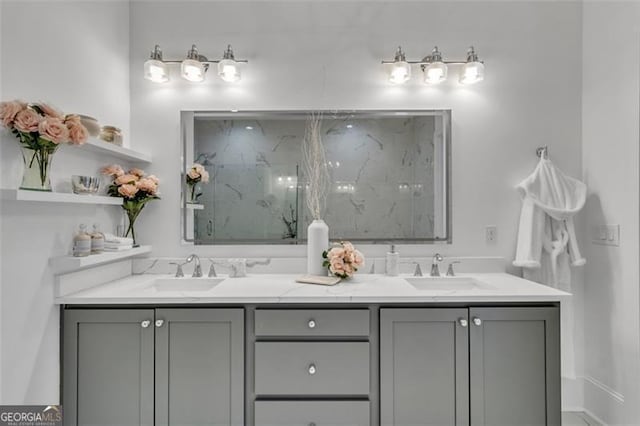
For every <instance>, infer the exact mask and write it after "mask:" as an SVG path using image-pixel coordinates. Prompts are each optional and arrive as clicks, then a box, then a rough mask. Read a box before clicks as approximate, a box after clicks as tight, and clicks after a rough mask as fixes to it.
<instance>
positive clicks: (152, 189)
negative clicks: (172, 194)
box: [136, 178, 158, 195]
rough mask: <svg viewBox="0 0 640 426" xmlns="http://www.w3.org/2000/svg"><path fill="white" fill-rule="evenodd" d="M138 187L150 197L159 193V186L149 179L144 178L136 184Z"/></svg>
mask: <svg viewBox="0 0 640 426" xmlns="http://www.w3.org/2000/svg"><path fill="white" fill-rule="evenodd" d="M136 186H137V187H138V189H139V190H140V191H144V192H146V193H148V194H150V195H155V194H156V192H157V191H158V185H156V183H155V182H154V181H152V180H151V179H149V178H142V179H140V180H139V181H137V182H136Z"/></svg>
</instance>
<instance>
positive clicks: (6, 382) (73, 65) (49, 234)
mask: <svg viewBox="0 0 640 426" xmlns="http://www.w3.org/2000/svg"><path fill="white" fill-rule="evenodd" d="M0 10H1V14H0V15H1V25H0V31H1V32H0V38H1V50H0V52H1V57H2V63H1V67H0V75H1V79H0V88H1V89H2V92H1V93H0V98H1V99H2V100H9V99H14V98H20V99H24V100H27V101H38V100H41V101H48V102H51V103H53V104H55V105H57V106H58V107H59V108H61V109H63V110H64V111H65V112H78V113H85V114H88V115H92V116H95V117H97V118H98V119H99V120H100V121H101V122H103V123H105V124H107V123H110V124H117V125H118V126H119V127H121V128H122V129H123V130H124V131H125V133H126V134H128V132H129V72H128V69H129V64H128V62H129V4H128V2H126V1H104V2H101V1H92V2H46V1H43V2H35V1H3V2H2V3H1V5H0ZM27 24H28V25H27ZM1 138H2V140H1V141H0V179H1V183H0V186H1V187H7V188H15V187H17V185H18V184H19V182H20V181H19V177H20V176H21V173H22V160H21V159H20V154H19V150H18V144H17V141H16V140H14V138H13V137H12V136H11V135H9V134H7V133H6V132H2V136H1ZM109 161H112V159H109V158H96V157H95V156H93V155H92V154H89V153H82V152H78V151H75V152H74V148H71V147H63V148H61V151H60V152H59V153H57V154H56V157H55V159H54V163H53V170H52V174H53V177H54V178H53V182H54V186H58V187H59V186H60V185H62V184H63V182H62V181H63V180H65V179H66V180H68V179H69V178H70V176H71V175H72V174H94V173H96V171H97V169H98V167H99V166H101V165H102V164H104V162H109ZM0 213H1V218H0V233H1V236H2V238H1V239H2V246H1V247H2V257H1V267H0V269H1V271H0V277H1V282H0V289H1V292H2V300H1V305H0V332H1V334H2V339H1V341H2V348H1V352H0V359H1V368H0V374H1V376H2V380H1V381H0V382H1V386H0V387H1V388H2V389H1V392H2V394H1V395H2V396H1V399H0V403H1V404H23V403H34V404H46V403H57V402H58V400H59V399H58V393H59V392H58V386H59V365H58V362H59V343H58V342H59V340H58V339H59V335H58V329H59V315H58V307H57V306H54V305H53V277H52V275H51V271H50V270H49V268H48V267H47V262H48V258H49V257H51V256H56V255H62V254H66V252H67V250H68V249H69V248H70V242H71V237H72V234H73V232H74V230H75V229H76V228H77V226H78V224H79V223H83V222H84V223H87V224H92V223H94V222H99V223H100V224H101V225H102V228H103V229H104V230H111V229H112V227H113V224H114V222H115V221H117V220H119V218H120V212H119V210H118V209H117V208H116V207H94V206H90V205H56V204H44V203H42V204H41V203H20V202H3V203H2V205H1V206H0Z"/></svg>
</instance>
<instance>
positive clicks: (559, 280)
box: [513, 158, 587, 378]
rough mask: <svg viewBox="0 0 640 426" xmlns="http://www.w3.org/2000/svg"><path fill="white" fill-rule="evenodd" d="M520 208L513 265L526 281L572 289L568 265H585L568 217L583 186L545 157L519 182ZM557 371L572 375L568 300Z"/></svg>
mask: <svg viewBox="0 0 640 426" xmlns="http://www.w3.org/2000/svg"><path fill="white" fill-rule="evenodd" d="M517 189H518V191H519V192H520V195H521V196H522V212H521V213H520V226H519V230H518V244H517V248H516V257H515V260H514V261H513V265H514V266H519V267H522V268H523V272H524V277H525V278H526V279H529V280H532V281H537V282H539V283H542V284H546V285H549V286H552V287H555V288H558V289H561V290H565V291H568V292H571V270H570V268H569V264H571V265H573V266H581V265H584V264H585V263H586V261H585V259H584V258H583V257H582V255H581V254H580V250H579V249H578V242H577V240H576V233H575V228H574V224H573V216H574V215H575V214H576V213H577V212H579V211H580V210H581V209H582V207H584V203H585V201H586V198H587V186H586V185H585V184H584V183H582V182H580V181H579V180H577V179H574V178H572V177H569V176H567V175H565V174H564V173H562V172H561V171H560V170H558V169H557V168H556V166H554V165H553V163H552V162H551V161H550V160H548V159H545V158H542V159H540V162H539V163H538V166H537V167H536V169H535V170H534V171H533V173H532V174H531V175H530V176H529V177H528V178H526V179H525V180H523V181H522V182H521V183H520V184H519V185H518V186H517ZM561 323H562V330H561V333H562V375H563V376H565V377H569V378H575V365H574V359H575V357H574V344H573V333H574V330H573V324H574V319H573V302H572V301H571V300H568V301H567V302H563V304H562V313H561Z"/></svg>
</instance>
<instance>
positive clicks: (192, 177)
mask: <svg viewBox="0 0 640 426" xmlns="http://www.w3.org/2000/svg"><path fill="white" fill-rule="evenodd" d="M186 180H187V186H188V187H189V195H190V200H189V201H190V202H192V203H194V202H196V201H197V199H198V197H199V196H200V195H201V194H196V185H197V184H198V183H200V182H202V183H209V172H208V171H206V170H205V168H204V166H203V165H202V164H200V163H193V166H191V168H190V169H189V171H188V172H187V176H186Z"/></svg>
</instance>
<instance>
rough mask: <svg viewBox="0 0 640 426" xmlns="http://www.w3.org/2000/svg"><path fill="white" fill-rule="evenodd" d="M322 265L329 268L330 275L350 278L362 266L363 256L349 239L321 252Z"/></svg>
mask: <svg viewBox="0 0 640 426" xmlns="http://www.w3.org/2000/svg"><path fill="white" fill-rule="evenodd" d="M322 257H323V258H324V259H325V260H324V262H323V263H322V266H325V267H327V268H329V272H330V273H331V274H332V275H335V276H336V277H340V278H350V277H351V276H353V274H355V273H356V271H357V270H358V268H361V267H363V266H364V256H363V255H362V253H360V252H359V251H358V250H356V248H355V247H354V246H353V244H351V243H350V242H349V241H341V242H340V243H338V244H335V245H334V246H333V247H332V248H330V249H329V250H327V251H325V252H324V253H322Z"/></svg>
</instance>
